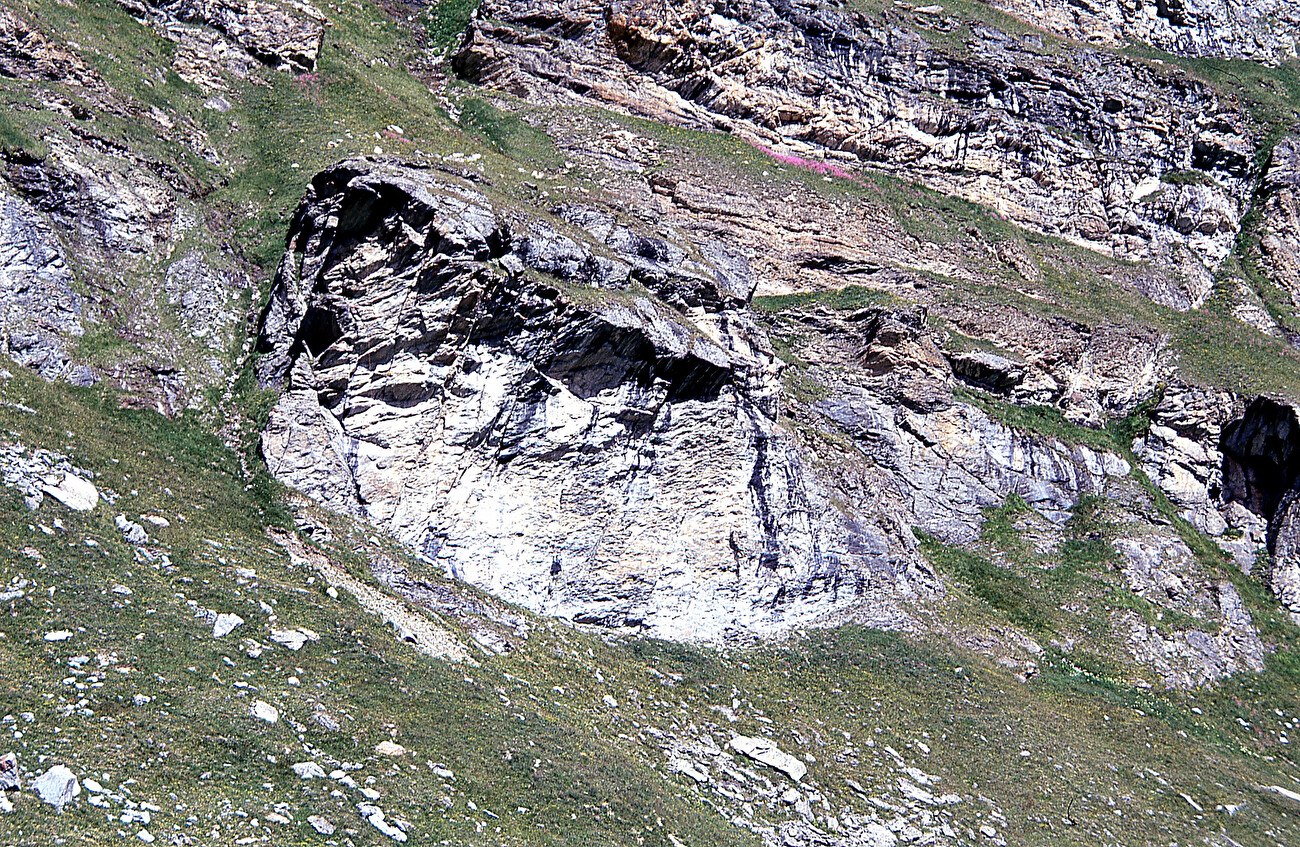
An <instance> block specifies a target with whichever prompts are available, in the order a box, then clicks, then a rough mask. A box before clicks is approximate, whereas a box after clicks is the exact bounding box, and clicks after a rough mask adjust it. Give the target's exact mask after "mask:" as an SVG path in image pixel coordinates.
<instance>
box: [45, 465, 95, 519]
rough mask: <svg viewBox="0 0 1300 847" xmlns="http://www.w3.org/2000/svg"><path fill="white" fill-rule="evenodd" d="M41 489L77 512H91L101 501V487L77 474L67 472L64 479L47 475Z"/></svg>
mask: <svg viewBox="0 0 1300 847" xmlns="http://www.w3.org/2000/svg"><path fill="white" fill-rule="evenodd" d="M41 491H43V492H45V493H46V494H48V495H50V496H51V497H53V498H54V499H55V500H58V501H59V502H60V503H62V504H63V505H65V506H67V507H68V508H69V509H72V510H73V511H76V512H89V511H90V510H91V509H93V508H95V504H96V503H98V502H99V489H98V488H96V487H95V485H94V483H92V482H90V481H89V480H85V479H82V478H81V477H79V476H77V475H76V474H70V473H65V474H64V475H63V479H59V478H58V477H46V478H45V485H44V486H42V487H41Z"/></svg>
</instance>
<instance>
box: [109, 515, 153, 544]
mask: <svg viewBox="0 0 1300 847" xmlns="http://www.w3.org/2000/svg"><path fill="white" fill-rule="evenodd" d="M113 524H114V525H115V526H117V528H118V530H119V531H120V532H121V533H122V537H123V538H125V539H126V541H127V543H128V544H134V545H136V546H137V547H138V546H139V545H141V544H148V543H149V533H147V532H145V531H144V527H142V526H140V524H138V523H136V522H135V521H133V520H128V519H127V517H126V515H118V516H117V517H116V518H114V519H113Z"/></svg>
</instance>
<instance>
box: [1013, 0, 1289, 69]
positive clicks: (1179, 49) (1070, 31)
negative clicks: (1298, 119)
mask: <svg viewBox="0 0 1300 847" xmlns="http://www.w3.org/2000/svg"><path fill="white" fill-rule="evenodd" d="M991 5H993V6H996V7H997V8H999V9H1002V10H1003V11H1006V12H1009V13H1010V14H1013V15H1015V16H1016V17H1018V18H1021V19H1023V20H1025V21H1028V22H1030V23H1032V24H1033V25H1034V26H1037V27H1041V28H1042V29H1045V30H1047V31H1048V32H1053V33H1056V34H1058V35H1063V36H1065V37H1067V38H1074V39H1078V40H1079V41H1086V42H1089V43H1092V44H1106V45H1115V46H1118V45H1122V44H1125V43H1132V42H1140V43H1142V44H1149V45H1151V46H1153V47H1158V48H1160V49H1161V50H1166V51H1168V52H1170V53H1179V54H1182V55H1184V56H1220V57H1225V58H1234V59H1254V60H1256V61H1259V62H1264V63H1267V64H1274V65H1276V64H1279V63H1281V62H1284V61H1287V60H1288V59H1294V58H1295V57H1296V42H1297V40H1300V11H1298V10H1297V9H1296V6H1295V4H1293V3H1291V2H1288V0H1099V2H1088V3H1079V2H1070V0H994V2H993V3H992V4H991Z"/></svg>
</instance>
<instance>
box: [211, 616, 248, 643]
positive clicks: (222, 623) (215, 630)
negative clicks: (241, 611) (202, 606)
mask: <svg viewBox="0 0 1300 847" xmlns="http://www.w3.org/2000/svg"><path fill="white" fill-rule="evenodd" d="M243 622H244V619H243V618H241V617H240V616H239V615H234V614H225V613H222V614H220V615H217V619H216V620H214V621H213V622H212V637H213V638H225V637H226V636H227V635H229V634H230V633H231V632H233V631H234V629H235V627H237V626H239V625H240V624H242V623H243Z"/></svg>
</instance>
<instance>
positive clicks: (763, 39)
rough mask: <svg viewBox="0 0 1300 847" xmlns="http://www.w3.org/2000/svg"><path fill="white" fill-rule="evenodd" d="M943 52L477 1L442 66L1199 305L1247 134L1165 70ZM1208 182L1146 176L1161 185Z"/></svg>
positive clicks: (681, 16) (1019, 52)
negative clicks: (1029, 243) (1091, 258)
mask: <svg viewBox="0 0 1300 847" xmlns="http://www.w3.org/2000/svg"><path fill="white" fill-rule="evenodd" d="M967 48H968V53H967V54H963V56H962V57H960V58H955V57H953V56H949V55H947V54H945V53H943V52H942V51H941V50H939V49H938V48H935V47H933V46H932V45H931V44H930V43H929V42H927V41H926V40H925V39H924V38H922V37H921V36H919V35H917V34H915V33H914V32H912V31H910V30H906V29H902V28H899V27H896V26H893V25H890V24H888V23H881V22H878V21H876V20H874V19H872V18H869V17H867V16H866V15H863V14H855V13H849V12H840V11H836V10H833V9H829V8H825V7H823V8H820V9H814V10H810V9H808V8H806V7H805V6H802V5H797V4H793V3H789V2H785V0H732V2H728V3H724V4H714V3H707V4H705V3H694V2H690V3H685V4H682V3H675V4H667V3H664V2H661V0H640V2H617V3H586V4H577V5H574V4H559V3H544V4H542V6H541V7H539V6H538V5H537V4H536V3H522V2H514V0H492V1H491V2H487V3H484V4H483V7H482V8H481V10H480V14H479V17H478V19H477V21H476V22H475V23H474V24H473V25H472V26H471V29H470V30H469V32H468V34H467V36H466V39H465V41H464V42H463V45H462V48H461V50H460V52H459V53H458V55H457V56H456V58H455V66H456V68H457V70H458V72H459V73H460V74H461V75H462V76H464V77H466V78H468V79H470V80H473V81H475V82H480V83H483V84H486V85H489V86H493V87H497V88H500V89H503V90H506V91H509V92H511V93H513V94H517V95H520V96H523V97H526V98H528V99H532V100H535V101H536V100H541V101H548V100H549V101H553V102H560V103H563V102H572V100H573V99H574V98H577V97H581V98H586V99H591V100H597V101H599V102H602V103H605V104H613V105H615V106H618V107H621V108H624V109H627V110H629V111H632V112H635V113H639V114H644V115H647V116H649V117H652V118H656V119H659V120H664V121H667V122H671V123H678V124H685V125H688V126H693V127H700V128H715V127H721V128H725V129H728V130H730V131H732V132H735V133H737V134H739V135H740V136H742V137H745V138H748V139H750V140H752V142H753V143H755V144H756V145H758V146H759V147H760V148H762V149H767V150H769V152H772V151H775V152H776V153H778V154H780V155H787V156H788V155H791V154H793V155H796V156H812V157H814V158H816V157H818V156H823V155H827V156H831V157H835V156H845V157H848V158H849V159H853V160H860V161H862V162H865V163H868V164H869V165H870V166H871V167H873V168H877V169H881V170H885V171H888V172H892V173H897V174H900V175H903V176H906V177H907V178H909V179H916V180H919V181H921V182H923V183H925V184H926V185H928V186H930V187H932V188H936V189H938V190H941V191H944V192H946V193H949V194H954V195H957V196H961V197H965V198H967V199H970V200H974V201H976V202H980V203H983V204H985V205H987V206H989V207H991V208H993V209H995V210H997V212H998V213H999V214H1001V215H1004V216H1006V217H1007V218H1009V219H1011V220H1013V221H1016V222H1017V223H1021V224H1024V225H1027V226H1029V227H1031V228H1034V229H1038V230H1041V231H1044V232H1049V233H1053V234H1057V235H1061V236H1063V237H1066V238H1068V239H1070V240H1073V241H1076V242H1078V243H1080V244H1084V245H1087V246H1090V247H1092V248H1094V249H1098V250H1102V251H1104V252H1107V253H1110V254H1113V255H1115V256H1119V257H1123V258H1126V259H1133V260H1149V261H1154V262H1157V263H1158V264H1162V265H1164V266H1167V267H1170V268H1177V269H1178V270H1179V271H1180V272H1182V273H1183V274H1184V276H1185V277H1186V280H1185V282H1184V283H1183V284H1182V286H1181V287H1180V288H1176V289H1167V290H1166V289H1161V290H1157V291H1153V292H1152V295H1153V297H1155V299H1157V300H1158V301H1160V302H1163V303H1165V305H1169V306H1171V307H1173V308H1180V309H1186V308H1189V307H1193V306H1196V305H1198V304H1199V303H1200V302H1201V301H1202V300H1203V298H1204V297H1205V296H1206V294H1207V293H1208V292H1209V290H1210V286H1211V285H1212V283H1213V276H1212V273H1211V272H1212V269H1213V268H1214V267H1215V266H1217V265H1218V263H1219V262H1220V261H1221V260H1222V259H1223V258H1224V257H1225V256H1227V254H1228V252H1229V250H1230V249H1231V246H1232V243H1233V240H1234V238H1235V233H1236V230H1237V226H1238V221H1239V220H1240V218H1241V215H1242V214H1243V213H1244V211H1245V208H1246V204H1247V202H1248V199H1249V195H1250V190H1251V181H1250V177H1251V169H1252V164H1251V155H1252V151H1253V143H1252V140H1251V137H1250V132H1249V130H1247V129H1246V120H1245V118H1244V116H1243V115H1242V114H1240V113H1239V112H1237V111H1235V110H1234V108H1233V107H1231V106H1229V105H1227V104H1225V103H1221V102H1220V101H1219V99H1218V97H1217V96H1216V95H1215V94H1214V93H1213V92H1212V90H1211V89H1209V88H1207V87H1203V86H1201V85H1200V84H1198V83H1195V82H1192V81H1190V80H1188V79H1186V78H1184V77H1180V76H1177V75H1174V74H1170V73H1169V72H1167V71H1166V70H1164V69H1161V68H1159V67H1155V66H1151V65H1148V64H1145V63H1142V62H1138V61H1134V60H1128V59H1121V58H1118V57H1116V56H1115V55H1114V54H1110V53H1102V52H1097V51H1092V50H1090V49H1087V48H1079V49H1075V50H1072V51H1070V53H1069V59H1068V62H1066V61H1062V60H1061V59H1059V58H1056V57H1055V56H1054V55H1053V54H1052V51H1050V50H1046V49H1043V45H1042V42H1041V39H1037V38H1034V37H1025V38H1019V37H1014V36H1010V35H1007V34H1004V33H1001V32H998V31H996V30H993V29H991V28H988V27H976V28H974V29H973V31H972V36H971V38H970V39H969V40H968V44H967ZM1183 170H1196V171H1199V172H1200V173H1201V174H1202V175H1203V176H1204V177H1206V178H1205V179H1202V180H1198V181H1196V182H1197V183H1198V184H1187V182H1186V181H1183V180H1170V181H1169V182H1162V181H1161V179H1162V177H1164V176H1166V175H1168V174H1170V173H1172V172H1176V171H1183Z"/></svg>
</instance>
